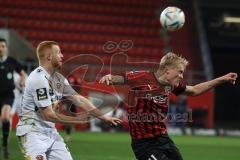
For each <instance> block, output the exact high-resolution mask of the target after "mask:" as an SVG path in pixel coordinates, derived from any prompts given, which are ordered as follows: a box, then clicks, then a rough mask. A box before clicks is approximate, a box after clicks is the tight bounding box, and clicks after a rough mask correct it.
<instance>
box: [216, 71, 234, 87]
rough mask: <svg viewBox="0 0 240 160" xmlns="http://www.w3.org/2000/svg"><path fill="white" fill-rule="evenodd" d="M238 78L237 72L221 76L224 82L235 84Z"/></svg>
mask: <svg viewBox="0 0 240 160" xmlns="http://www.w3.org/2000/svg"><path fill="white" fill-rule="evenodd" d="M237 78H238V75H237V73H228V74H226V75H224V76H222V77H220V79H221V80H222V81H223V82H230V83H231V84H233V85H234V84H235V83H236V80H237Z"/></svg>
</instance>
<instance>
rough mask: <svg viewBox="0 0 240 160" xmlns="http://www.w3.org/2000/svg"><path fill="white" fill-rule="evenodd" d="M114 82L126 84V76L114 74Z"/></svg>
mask: <svg viewBox="0 0 240 160" xmlns="http://www.w3.org/2000/svg"><path fill="white" fill-rule="evenodd" d="M112 83H113V84H124V77H123V76H119V75H112Z"/></svg>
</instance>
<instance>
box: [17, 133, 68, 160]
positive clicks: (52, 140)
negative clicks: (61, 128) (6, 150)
mask: <svg viewBox="0 0 240 160" xmlns="http://www.w3.org/2000/svg"><path fill="white" fill-rule="evenodd" d="M18 140H19V145H20V148H21V151H22V152H23V153H24V157H25V159H26V160H72V156H71V154H70V152H69V150H68V148H67V147H66V144H65V143H64V141H63V139H62V137H61V136H60V135H59V134H58V133H57V132H55V133H49V134H44V133H38V132H30V133H27V134H26V135H24V136H19V137H18Z"/></svg>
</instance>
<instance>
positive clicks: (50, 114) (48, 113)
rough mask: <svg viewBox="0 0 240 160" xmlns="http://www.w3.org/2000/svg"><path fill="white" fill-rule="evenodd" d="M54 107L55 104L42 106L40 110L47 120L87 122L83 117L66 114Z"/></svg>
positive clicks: (54, 121)
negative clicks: (55, 109) (56, 110)
mask: <svg viewBox="0 0 240 160" xmlns="http://www.w3.org/2000/svg"><path fill="white" fill-rule="evenodd" d="M55 105H57V104H55ZM53 107H54V105H50V106H47V107H41V108H40V112H41V114H42V116H43V118H44V119H45V120H46V121H50V122H53V123H85V122H86V121H84V118H83V117H75V116H66V115H63V114H61V113H58V112H55V111H54V109H53Z"/></svg>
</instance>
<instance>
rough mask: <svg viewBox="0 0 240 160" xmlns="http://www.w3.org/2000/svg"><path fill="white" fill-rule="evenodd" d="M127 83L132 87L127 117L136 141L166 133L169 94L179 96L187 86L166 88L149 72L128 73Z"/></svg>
mask: <svg viewBox="0 0 240 160" xmlns="http://www.w3.org/2000/svg"><path fill="white" fill-rule="evenodd" d="M125 83H126V84H127V85H129V86H130V90H129V98H128V100H129V107H128V108H127V113H128V115H127V118H128V123H129V129H130V134H131V137H132V139H142V138H151V137H155V136H157V135H161V134H166V133H167V128H166V124H165V123H166V118H167V113H168V104H169V94H170V92H172V93H174V94H175V95H178V94H180V93H182V92H184V90H185V88H186V86H185V85H183V84H179V86H177V87H174V88H172V87H170V86H162V85H161V84H160V83H159V82H158V80H157V79H156V77H155V75H154V73H152V72H149V71H130V72H126V74H125Z"/></svg>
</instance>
